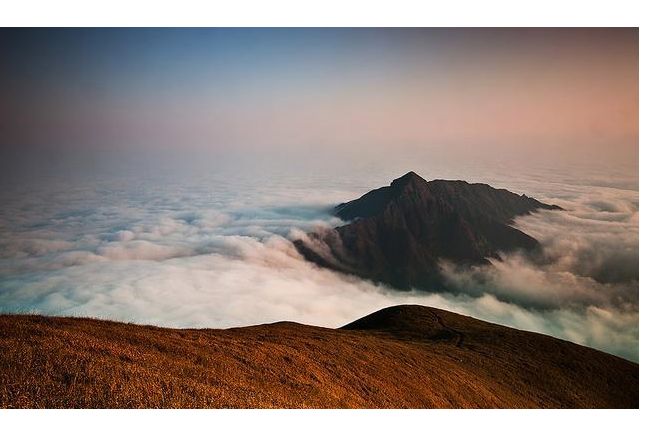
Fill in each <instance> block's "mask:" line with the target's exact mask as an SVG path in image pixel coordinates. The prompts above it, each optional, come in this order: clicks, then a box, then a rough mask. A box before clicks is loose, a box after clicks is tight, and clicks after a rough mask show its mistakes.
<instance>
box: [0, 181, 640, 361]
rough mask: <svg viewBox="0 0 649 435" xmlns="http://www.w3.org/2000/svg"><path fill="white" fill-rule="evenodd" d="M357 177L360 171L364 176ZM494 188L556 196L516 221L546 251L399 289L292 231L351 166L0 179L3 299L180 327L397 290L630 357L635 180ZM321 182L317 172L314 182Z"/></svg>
mask: <svg viewBox="0 0 649 435" xmlns="http://www.w3.org/2000/svg"><path fill="white" fill-rule="evenodd" d="M360 178H361V177H360V176H359V179H360ZM486 181H491V182H493V183H494V184H495V185H497V186H498V187H501V186H502V187H508V188H510V189H513V190H516V191H519V192H526V193H529V194H534V195H537V196H538V197H539V198H540V199H542V200H545V201H550V202H553V203H556V204H559V205H561V206H562V207H564V208H566V210H567V211H566V212H560V213H559V212H542V213H537V214H534V215H531V216H526V217H523V218H520V219H518V220H517V222H516V225H517V226H518V227H519V228H521V229H522V230H523V231H525V232H527V233H529V234H531V235H533V236H534V237H536V238H538V239H539V240H540V241H541V243H542V245H543V247H544V255H543V258H538V259H529V258H526V257H523V256H520V255H510V256H504V257H503V259H502V261H494V264H493V266H491V267H479V268H474V269H472V270H469V271H467V270H458V269H456V268H455V267H454V266H453V265H450V264H449V265H446V267H445V271H446V276H447V278H448V280H449V282H451V283H453V284H454V285H455V288H456V289H457V291H456V292H455V293H453V294H424V293H419V292H416V291H414V292H396V291H394V290H392V289H389V288H387V287H384V286H379V285H375V284H372V283H370V282H367V281H363V280H360V279H358V278H354V277H350V276H345V275H341V274H338V273H335V272H332V271H328V270H323V269H319V268H318V267H316V266H314V265H313V264H310V263H308V262H306V261H304V260H303V259H302V258H301V257H300V255H299V254H298V253H297V252H296V250H295V249H294V247H293V245H292V243H291V242H290V239H291V238H292V237H295V236H296V234H299V232H300V231H309V230H312V229H314V228H317V227H318V226H334V225H337V224H339V223H340V222H339V221H338V220H337V219H335V218H332V217H331V216H329V215H328V214H327V207H328V206H330V205H331V204H335V203H337V202H338V201H342V200H346V199H349V198H352V197H354V196H356V195H357V194H358V193H360V192H362V191H363V190H364V189H365V186H364V185H362V184H359V183H358V182H357V181H355V180H350V181H345V182H344V183H343V182H340V181H339V182H335V181H332V182H330V183H328V184H329V185H330V186H333V187H329V188H327V187H321V186H327V183H325V181H324V180H322V179H317V178H314V179H313V180H311V181H309V182H305V183H293V182H290V183H289V182H286V181H282V180H281V179H273V180H267V181H266V182H251V183H243V182H239V183H238V184H232V183H233V182H231V181H228V180H227V179H223V178H218V177H216V178H211V179H207V180H203V181H201V182H193V183H190V184H183V183H179V182H178V181H177V180H174V181H173V182H171V181H167V182H160V180H156V181H155V182H154V181H148V182H145V181H140V182H139V183H131V182H130V181H128V180H110V181H103V182H93V183H87V184H79V183H62V184H57V183H52V184H50V185H49V186H48V187H47V188H44V187H43V186H42V185H39V186H27V185H26V186H21V187H19V188H15V189H12V190H8V189H6V190H5V191H4V192H3V194H2V196H3V197H2V199H3V208H2V210H1V211H0V309H1V310H2V311H5V312H39V313H47V314H57V315H84V316H96V317H102V318H110V319H116V320H123V321H133V322H138V323H152V324H158V325H165V326H174V327H231V326H242V325H249V324H256V323H264V322H273V321H279V320H292V321H298V322H302V323H309V324H315V325H322V326H329V327H339V326H341V325H343V324H345V323H347V322H350V321H352V320H355V319H356V318H358V317H361V316H363V315H365V314H367V313H369V312H372V311H374V310H377V309H380V308H383V307H385V306H388V305H394V304H399V303H419V304H424V305H431V306H436V307H439V308H444V309H448V310H451V311H455V312H460V313H464V314H468V315H471V316H475V317H478V318H481V319H485V320H489V321H494V322H497V323H501V324H505V325H509V326H514V327H518V328H522V329H526V330H532V331H537V332H542V333H546V334H550V335H553V336H557V337H561V338H565V339H568V340H571V341H574V342H577V343H582V344H585V345H588V346H593V347H596V348H599V349H603V350H605V351H608V352H612V353H615V354H618V355H621V356H624V357H626V358H629V359H633V360H637V358H638V192H637V190H633V189H628V188H625V186H622V187H621V186H620V185H619V184H620V183H619V180H618V182H611V183H608V184H607V185H606V186H603V185H601V183H600V184H599V185H597V184H595V183H584V184H578V183H570V182H566V181H565V180H563V181H561V182H556V183H550V184H548V183H542V182H540V181H538V180H536V179H535V178H534V177H528V178H521V179H520V180H519V182H518V184H517V185H509V186H508V185H503V183H502V182H501V183H500V184H498V183H497V180H486ZM316 186H320V188H319V189H317V188H316Z"/></svg>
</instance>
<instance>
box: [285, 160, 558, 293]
mask: <svg viewBox="0 0 649 435" xmlns="http://www.w3.org/2000/svg"><path fill="white" fill-rule="evenodd" d="M539 209H546V210H560V207H558V206H556V205H548V204H544V203H542V202H539V201H537V200H536V199H534V198H530V197H527V196H525V195H517V194H515V193H512V192H509V191H507V190H504V189H494V188H492V187H490V186H488V185H486V184H469V183H467V182H465V181H445V180H434V181H430V182H427V181H426V180H424V179H423V178H421V177H420V176H419V175H417V174H415V173H414V172H409V173H407V174H405V175H404V176H402V177H400V178H397V179H396V180H394V181H393V182H392V183H391V184H390V186H386V187H381V188H379V189H376V190H372V191H371V192H368V193H367V194H365V195H363V196H362V197H360V198H358V199H356V200H353V201H350V202H347V203H343V204H340V205H338V206H337V207H336V208H335V210H334V214H335V215H336V216H338V217H340V218H341V219H344V220H348V221H351V222H350V223H349V224H347V225H343V226H341V227H338V228H335V229H334V230H331V231H325V232H321V233H314V234H311V235H309V237H307V238H306V239H301V240H297V241H296V242H295V245H296V247H297V249H298V250H299V251H300V253H301V254H302V255H303V256H304V257H305V258H306V259H307V260H310V261H313V262H315V263H317V264H319V265H321V266H324V267H328V268H331V269H334V270H338V271H342V272H347V273H351V274H354V275H358V276H360V277H363V278H368V279H372V280H374V281H379V282H384V283H387V284H390V285H392V286H393V287H396V288H400V289H409V288H412V287H417V288H418V289H420V290H433V291H434V290H439V289H443V288H444V280H443V277H442V276H441V273H440V269H439V261H440V260H449V261H452V262H454V263H456V264H460V265H474V264H484V263H487V262H488V259H489V258H499V252H510V251H515V250H525V251H534V250H535V249H538V248H539V243H538V241H536V240H535V239H534V238H532V237H530V236H529V235H527V234H525V233H523V232H522V231H520V230H518V229H516V228H514V227H512V226H511V224H512V222H513V219H514V218H515V217H516V216H520V215H524V214H528V213H531V212H533V211H535V210H539Z"/></svg>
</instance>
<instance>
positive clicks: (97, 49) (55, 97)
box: [0, 28, 638, 166]
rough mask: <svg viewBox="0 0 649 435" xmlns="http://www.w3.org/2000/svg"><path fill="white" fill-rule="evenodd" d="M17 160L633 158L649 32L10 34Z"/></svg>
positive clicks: (5, 131) (8, 66) (6, 148)
mask: <svg viewBox="0 0 649 435" xmlns="http://www.w3.org/2000/svg"><path fill="white" fill-rule="evenodd" d="M0 53H2V59H3V61H2V64H1V65H0V93H1V94H2V95H3V97H2V99H0V145H1V146H2V150H3V156H4V160H5V161H11V162H12V164H11V166H13V165H14V164H15V163H14V162H18V161H20V162H27V163H29V162H32V163H34V162H38V161H41V160H44V161H45V162H47V163H49V162H51V161H52V159H53V158H55V159H65V158H67V157H69V158H70V159H74V158H77V159H78V158H79V156H85V155H90V156H97V155H105V156H108V157H107V158H112V159H120V158H122V159H124V158H134V156H137V155H138V153H139V154H144V155H145V156H147V157H148V158H150V157H151V156H152V155H153V154H152V153H155V154H156V155H165V153H166V155H177V154H178V153H185V154H187V153H189V154H196V155H203V154H212V155H217V156H218V155H232V154H236V153H239V154H249V153H259V154H268V155H275V156H277V155H281V154H282V153H284V154H286V155H291V156H295V155H298V154H299V155H301V156H303V158H308V156H312V155H314V154H316V155H324V156H325V157H327V156H328V157H332V156H345V157H346V158H356V157H358V158H363V157H365V156H369V155H377V154H380V155H383V156H388V155H393V154H399V153H412V154H434V155H436V156H439V157H440V158H441V157H447V158H455V159H464V158H468V157H474V156H480V157H494V156H509V157H512V158H516V159H519V160H522V161H524V160H529V159H545V160H547V161H556V160H559V159H568V160H570V161H583V160H586V161H593V162H606V163H610V162H624V163H629V162H631V163H634V162H635V161H636V160H637V153H638V30H637V29H625V28H602V29H587V28H583V29H542V28H538V29H462V28H456V29H336V28H330V29H317V28H312V29H300V28H294V29H272V28H266V29H237V28H220V29H200V28H197V29H2V30H0Z"/></svg>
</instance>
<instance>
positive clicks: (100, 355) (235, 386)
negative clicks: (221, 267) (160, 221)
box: [0, 306, 639, 408]
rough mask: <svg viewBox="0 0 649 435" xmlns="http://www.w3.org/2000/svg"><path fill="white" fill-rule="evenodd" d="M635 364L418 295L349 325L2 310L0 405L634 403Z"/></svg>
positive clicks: (594, 405) (592, 405)
mask: <svg viewBox="0 0 649 435" xmlns="http://www.w3.org/2000/svg"><path fill="white" fill-rule="evenodd" d="M638 400H639V398H638V365H637V364H635V363H632V362H629V361H626V360H624V359H621V358H618V357H615V356H612V355H609V354H606V353H603V352H600V351H597V350H593V349H590V348H586V347H583V346H579V345H576V344H573V343H569V342H566V341H562V340H558V339H555V338H552V337H548V336H545V335H541V334H535V333H530V332H523V331H519V330H516V329H512V328H507V327H503V326H498V325H494V324H491V323H487V322H482V321H479V320H476V319H473V318H470V317H466V316H461V315H458V314H454V313H450V312H447V311H443V310H438V309H434V308H428V307H421V306H397V307H391V308H386V309H384V310H381V311H379V312H377V313H374V314H372V315H370V316H367V317H364V318H363V319H359V320H357V321H356V322H353V323H351V324H350V325H347V326H346V327H343V328H341V329H328V328H320V327H314V326H307V325H301V324H297V323H290V322H280V323H274V324H268V325H259V326H250V327H245V328H233V329H225V330H217V329H200V330H199V329H168V328H158V327H153V326H141V325H134V324H126V323H117V322H110V321H103V320H93V319H82V318H60V317H44V316H34V315H2V316H0V407H5V408H7V407H10V408H13V407H18V408H42V407H45V408H61V407H63V408H122V407H126V408H142V407H144V408H160V407H162V408H176V407H179V408H203V407H218V408H222V407H226V408H242V407H245V408H249V407H253V408H359V407H360V408H376V407H379V408H402V407H407V408H438V407H441V408H493V407H498V408H501V407H505V408H510V407H524V408H530V407H569V408H575V407H577V408H637V407H638Z"/></svg>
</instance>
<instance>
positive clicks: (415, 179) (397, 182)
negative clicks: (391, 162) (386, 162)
mask: <svg viewBox="0 0 649 435" xmlns="http://www.w3.org/2000/svg"><path fill="white" fill-rule="evenodd" d="M422 183H423V185H426V180H424V179H423V178H422V177H420V176H419V175H417V174H416V173H415V172H413V171H410V172H408V173H406V174H404V175H402V176H401V177H399V178H396V179H394V180H392V183H390V186H391V187H397V188H400V187H405V186H408V185H415V184H422Z"/></svg>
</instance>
